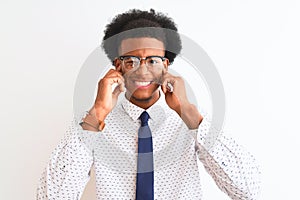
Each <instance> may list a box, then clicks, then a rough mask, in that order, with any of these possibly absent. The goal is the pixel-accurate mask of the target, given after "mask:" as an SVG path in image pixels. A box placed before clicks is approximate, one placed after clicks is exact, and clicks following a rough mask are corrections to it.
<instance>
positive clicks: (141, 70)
mask: <svg viewBox="0 0 300 200" xmlns="http://www.w3.org/2000/svg"><path fill="white" fill-rule="evenodd" d="M136 72H137V73H138V74H146V73H148V68H147V64H146V60H145V59H141V61H140V66H139V67H138V68H137V70H136Z"/></svg>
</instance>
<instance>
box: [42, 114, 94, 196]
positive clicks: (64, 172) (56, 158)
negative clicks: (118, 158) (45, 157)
mask: <svg viewBox="0 0 300 200" xmlns="http://www.w3.org/2000/svg"><path fill="white" fill-rule="evenodd" d="M94 136H95V132H91V131H85V130H83V129H82V128H81V126H80V125H79V123H78V118H77V119H76V117H74V120H73V121H72V123H71V125H70V127H69V129H68V130H67V132H66V134H65V136H64V138H63V139H62V140H61V142H60V143H59V145H58V146H57V147H56V148H55V149H54V151H53V152H52V154H51V156H50V161H49V162H48V164H47V166H46V168H45V169H44V171H43V173H42V176H41V178H40V179H39V183H38V188H37V200H48V199H49V200H50V199H51V200H52V199H68V200H73V199H74V200H75V199H76V200H77V199H78V200H79V199H80V197H81V195H82V193H83V191H84V188H85V186H86V184H87V182H88V181H89V179H90V170H91V166H92V164H93V141H95V140H94Z"/></svg>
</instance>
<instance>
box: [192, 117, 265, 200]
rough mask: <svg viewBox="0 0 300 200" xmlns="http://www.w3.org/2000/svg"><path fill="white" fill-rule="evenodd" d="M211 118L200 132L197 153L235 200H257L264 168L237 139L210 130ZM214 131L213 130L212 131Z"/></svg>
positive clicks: (214, 177) (210, 172)
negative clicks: (261, 167) (261, 170)
mask: <svg viewBox="0 0 300 200" xmlns="http://www.w3.org/2000/svg"><path fill="white" fill-rule="evenodd" d="M210 126H211V124H210V122H209V119H208V118H207V117H204V119H203V120H202V122H201V124H200V126H199V128H198V133H197V141H196V152H197V155H198V157H199V159H200V161H201V162H202V163H203V165H204V167H205V169H206V171H207V172H208V173H209V174H210V175H211V176H212V178H213V179H214V181H215V182H216V184H217V186H218V187H219V188H220V189H221V190H222V191H223V192H225V193H226V194H227V195H228V196H229V197H231V198H232V199H257V197H258V194H259V192H260V171H259V167H258V165H257V163H256V161H255V159H254V158H253V156H252V155H250V154H249V152H247V151H246V150H245V149H244V148H243V147H242V146H240V145H238V144H237V143H236V142H235V141H234V140H233V139H231V138H227V137H225V136H224V135H222V134H218V132H217V130H216V129H213V128H212V129H210ZM209 130H211V131H212V132H210V133H208V131H209Z"/></svg>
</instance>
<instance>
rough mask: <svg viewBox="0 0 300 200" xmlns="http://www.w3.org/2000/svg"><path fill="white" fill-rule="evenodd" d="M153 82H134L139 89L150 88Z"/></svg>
mask: <svg viewBox="0 0 300 200" xmlns="http://www.w3.org/2000/svg"><path fill="white" fill-rule="evenodd" d="M151 83H152V81H134V84H135V86H136V87H137V88H143V89H145V88H148V87H149V86H150V85H151Z"/></svg>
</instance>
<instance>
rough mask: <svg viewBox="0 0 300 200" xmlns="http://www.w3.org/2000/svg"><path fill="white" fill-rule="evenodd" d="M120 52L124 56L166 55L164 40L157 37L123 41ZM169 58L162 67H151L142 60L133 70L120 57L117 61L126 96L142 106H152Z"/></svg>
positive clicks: (157, 94)
mask: <svg viewBox="0 0 300 200" xmlns="http://www.w3.org/2000/svg"><path fill="white" fill-rule="evenodd" d="M119 54H120V55H122V56H129V55H130V56H137V57H140V58H146V57H148V56H161V57H164V55H165V50H164V44H163V42H161V41H159V40H157V39H155V38H147V37H143V38H129V39H125V40H123V41H122V42H121V45H120V48H119ZM168 64H169V62H168V60H167V59H166V60H165V61H163V63H162V67H159V68H149V67H147V66H146V61H145V60H141V63H140V66H139V67H138V68H134V69H132V70H129V69H126V67H124V65H123V62H122V61H121V60H119V59H117V60H116V61H115V66H116V68H117V70H119V71H121V72H122V74H123V76H124V79H125V87H126V97H127V99H129V100H130V101H131V102H132V103H134V104H136V105H138V106H140V107H147V106H145V105H148V106H151V105H152V104H153V103H155V102H156V100H157V99H158V98H159V91H158V87H159V85H160V80H161V78H162V75H163V73H164V72H165V71H166V70H167V67H168Z"/></svg>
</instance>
